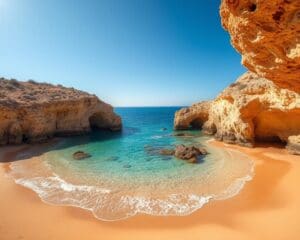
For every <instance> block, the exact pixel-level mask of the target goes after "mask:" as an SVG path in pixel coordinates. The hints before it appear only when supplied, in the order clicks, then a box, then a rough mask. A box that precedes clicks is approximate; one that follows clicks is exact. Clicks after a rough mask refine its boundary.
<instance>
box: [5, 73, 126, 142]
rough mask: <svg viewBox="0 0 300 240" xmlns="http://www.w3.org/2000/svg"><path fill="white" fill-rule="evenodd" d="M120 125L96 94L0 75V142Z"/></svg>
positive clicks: (43, 138) (41, 138)
mask: <svg viewBox="0 0 300 240" xmlns="http://www.w3.org/2000/svg"><path fill="white" fill-rule="evenodd" d="M121 126H122V124H121V119H120V117H119V116H118V115H116V114H115V113H114V112H113V108H112V107H111V106H110V105H108V104H106V103H104V102H102V101H101V100H99V99H98V98H97V97H96V96H95V95H90V94H88V93H86V92H82V91H78V90H75V89H73V88H65V87H63V86H61V85H58V86H54V85H50V84H46V83H36V82H34V81H29V82H18V81H16V80H6V79H4V78H1V79H0V145H4V144H18V143H22V142H36V141H42V140H46V139H49V138H51V137H53V136H67V135H75V134H82V133H86V132H89V131H91V129H92V128H94V127H95V128H105V129H110V130H119V129H121Z"/></svg>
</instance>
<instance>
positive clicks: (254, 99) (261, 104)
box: [174, 0, 300, 154]
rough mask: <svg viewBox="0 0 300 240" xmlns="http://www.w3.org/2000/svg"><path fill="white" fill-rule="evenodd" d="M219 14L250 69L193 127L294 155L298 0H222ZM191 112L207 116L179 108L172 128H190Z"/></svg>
mask: <svg viewBox="0 0 300 240" xmlns="http://www.w3.org/2000/svg"><path fill="white" fill-rule="evenodd" d="M220 14H221V19H222V24H223V27H224V28H225V29H226V30H227V31H228V32H229V34H230V37H231V43H232V45H233V46H234V47H235V49H236V50H237V51H238V52H240V53H241V55H242V64H243V65H244V66H245V67H247V68H248V69H249V70H250V71H249V72H247V73H246V74H244V75H243V76H241V77H240V78H239V79H238V80H237V81H236V82H235V83H233V84H231V85H230V86H229V87H228V88H226V89H225V90H224V91H223V92H222V93H221V94H220V95H219V96H218V97H217V98H216V99H215V100H213V101H212V102H211V103H210V105H209V111H208V120H207V121H206V118H199V121H201V124H198V125H199V126H201V127H202V128H203V130H204V132H206V133H208V134H213V135H214V136H215V137H216V138H217V139H219V140H222V141H225V142H229V143H236V144H240V145H246V146H253V145H254V144H255V142H257V141H263V142H274V141H282V142H286V143H287V148H288V149H289V151H290V152H291V153H298V154H299V149H300V148H299V146H300V144H299V137H300V136H299V135H300V38H299V34H298V33H299V32H300V1H292V0H222V3H221V8H220ZM202 104H203V103H200V104H197V105H202ZM194 106H196V105H194ZM191 109H192V111H191ZM191 112H192V115H193V116H194V117H195V118H197V117H196V116H202V115H205V116H207V109H205V110H203V109H202V108H196V107H193V106H192V107H191V108H190V111H186V110H180V111H179V112H177V113H176V114H175V121H174V123H175V128H176V129H178V126H180V129H183V128H189V127H190V126H191V125H193V122H192V121H193V117H191V116H190V115H191ZM199 121H198V122H199ZM182 123H184V124H182Z"/></svg>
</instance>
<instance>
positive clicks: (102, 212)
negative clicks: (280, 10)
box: [10, 148, 254, 221]
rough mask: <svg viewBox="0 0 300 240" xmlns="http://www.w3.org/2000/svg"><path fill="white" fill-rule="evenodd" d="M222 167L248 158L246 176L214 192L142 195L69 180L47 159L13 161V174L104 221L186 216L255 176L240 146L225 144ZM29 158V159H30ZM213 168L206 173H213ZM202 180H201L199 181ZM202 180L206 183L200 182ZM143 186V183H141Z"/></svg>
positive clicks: (48, 197) (49, 199) (56, 201)
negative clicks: (51, 165) (140, 217)
mask: <svg viewBox="0 0 300 240" xmlns="http://www.w3.org/2000/svg"><path fill="white" fill-rule="evenodd" d="M222 152H223V153H224V154H223V155H222V156H223V157H222V159H220V164H219V165H218V167H219V169H217V170H215V171H219V172H222V171H223V169H222V168H223V167H224V164H225V163H226V161H225V158H227V157H228V158H232V159H241V161H242V159H243V158H245V159H247V161H249V167H250V168H249V169H248V171H247V174H245V175H244V176H240V177H237V178H236V179H234V180H233V181H232V182H231V184H230V185H229V186H227V187H226V188H225V189H222V190H221V191H219V192H217V193H214V194H211V193H208V194H205V193H201V194H197V193H196V192H195V193H180V194H178V192H177V193H173V194H168V195H160V196H157V197H156V196H153V195H150V194H149V195H147V194H146V195H141V193H140V192H139V191H137V192H133V193H132V192H126V191H125V190H124V189H120V190H119V191H116V190H115V189H110V188H105V187H100V186H97V185H92V184H90V183H89V184H79V183H74V182H70V181H67V180H66V179H64V178H63V176H59V175H57V174H56V173H54V172H53V171H52V169H51V168H50V166H49V164H48V163H47V162H44V161H41V160H39V159H35V160H34V161H35V162H34V164H29V163H30V161H31V160H26V161H18V162H14V163H12V164H11V166H10V168H11V172H10V175H11V176H12V177H13V178H14V179H15V182H16V183H17V184H19V185H22V186H24V187H26V188H29V189H31V190H33V191H34V192H36V193H37V194H38V195H39V197H40V198H41V199H42V201H44V202H45V203H48V204H51V205H60V206H73V207H79V208H82V209H86V210H88V211H91V212H92V213H93V215H94V216H95V217H96V218H97V219H100V220H103V221H116V220H121V219H126V218H129V217H132V216H134V215H137V214H149V215H155V216H185V215H189V214H191V213H193V212H194V211H196V210H198V209H200V208H202V207H203V206H204V205H205V204H207V203H208V202H210V201H213V200H224V199H228V198H232V197H234V196H236V195H237V194H238V193H239V192H240V191H241V189H243V187H244V185H245V184H246V183H247V182H248V181H250V180H251V179H252V178H253V175H254V164H253V161H250V159H248V158H247V156H246V155H244V154H242V153H240V152H239V151H237V150H231V149H227V148H223V149H222ZM28 161H29V162H28ZM214 173H215V172H214V171H212V172H210V174H208V175H207V178H209V177H210V175H212V174H214ZM199 184H200V183H199ZM201 184H203V183H201ZM139 187H141V186H139Z"/></svg>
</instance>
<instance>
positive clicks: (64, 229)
mask: <svg viewBox="0 0 300 240" xmlns="http://www.w3.org/2000/svg"><path fill="white" fill-rule="evenodd" d="M212 144H214V145H217V146H220V147H230V148H234V149H237V150H239V151H242V152H244V153H246V154H248V155H250V156H251V158H252V159H253V160H254V161H255V176H254V178H253V180H251V181H250V182H248V183H246V186H245V187H244V188H243V189H242V190H241V192H240V193H239V194H238V195H236V196H234V197H233V198H230V199H227V200H222V201H212V202H209V203H208V204H206V205H205V206H204V207H202V208H201V209H199V210H198V211H196V212H194V213H193V214H191V215H188V216H183V217H179V216H176V217H175V216H174V217H170V216H168V217H155V216H147V215H138V216H135V217H132V218H129V219H127V220H123V221H116V222H103V221H99V220H97V219H95V218H94V217H93V215H92V214H91V213H90V212H88V211H85V210H82V209H79V208H74V207H63V206H51V205H48V204H45V203H43V202H42V201H41V200H40V198H39V197H38V196H37V195H36V193H34V192H33V191H31V190H29V189H26V188H23V187H21V186H19V185H17V184H15V183H14V181H13V179H11V178H10V177H8V176H6V175H5V171H6V169H7V164H8V163H0V164H1V168H0V169H1V170H0V178H1V181H0V191H1V193H0V194H1V198H0V219H1V220H0V236H1V238H0V239H1V240H14V239H30V240H35V239H38V240H44V239H45V240H48V239H72V240H77V239H91V240H93V239H109V240H110V239H118V240H119V239H173V240H174V239H187V240H188V239H201V238H204V239H278V240H279V239H290V240H293V239H299V235H300V231H299V228H298V225H299V220H300V190H299V187H298V185H297V184H296V183H298V182H299V181H300V174H299V172H300V157H299V156H293V155H290V154H288V153H287V151H286V150H285V149H282V148H277V147H272V146H263V147H257V148H243V147H238V146H234V145H227V144H224V143H220V142H215V141H214V142H213V143H212ZM3 149H4V148H2V150H3ZM6 149H7V148H6ZM10 149H11V150H13V151H16V150H15V149H14V148H10ZM19 150H20V149H19ZM1 152H2V154H0V157H1V159H2V162H4V158H8V159H7V160H11V159H12V157H13V155H14V152H12V153H10V154H6V155H5V156H4V154H3V153H4V152H5V151H4V150H3V151H1ZM133 236H134V237H133Z"/></svg>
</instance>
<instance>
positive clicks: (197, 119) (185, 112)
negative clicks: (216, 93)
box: [174, 101, 210, 130]
mask: <svg viewBox="0 0 300 240" xmlns="http://www.w3.org/2000/svg"><path fill="white" fill-rule="evenodd" d="M209 108H210V101H203V102H200V103H196V104H194V105H192V106H191V107H188V108H182V109H180V110H178V111H177V112H176V113H175V119H174V128H175V129H176V130H184V129H189V128H198V129H199V128H201V127H202V125H203V123H204V122H206V121H207V120H208V112H209Z"/></svg>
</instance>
